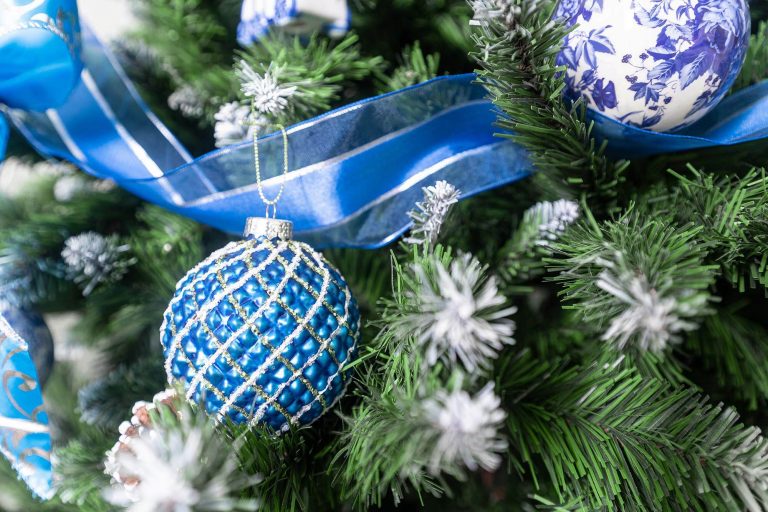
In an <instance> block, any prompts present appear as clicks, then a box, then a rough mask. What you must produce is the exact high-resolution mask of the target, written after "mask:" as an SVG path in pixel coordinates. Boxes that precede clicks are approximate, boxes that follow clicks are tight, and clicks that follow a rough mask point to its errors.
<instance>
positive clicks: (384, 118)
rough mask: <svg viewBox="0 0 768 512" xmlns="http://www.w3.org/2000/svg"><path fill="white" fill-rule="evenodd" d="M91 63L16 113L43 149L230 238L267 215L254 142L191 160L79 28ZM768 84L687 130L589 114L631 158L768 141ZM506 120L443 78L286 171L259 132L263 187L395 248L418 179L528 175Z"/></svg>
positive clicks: (300, 134) (307, 141) (471, 86)
mask: <svg viewBox="0 0 768 512" xmlns="http://www.w3.org/2000/svg"><path fill="white" fill-rule="evenodd" d="M82 54H83V59H84V62H85V69H84V70H83V71H82V73H81V75H80V81H79V82H78V84H77V85H76V87H75V89H74V91H73V92H72V93H71V94H70V95H69V97H68V99H67V101H66V102H65V103H64V104H63V105H62V106H60V107H59V108H56V109H49V110H47V111H46V112H30V111H22V110H18V109H17V110H13V111H12V112H11V117H12V118H13V120H14V122H15V124H16V126H17V127H18V128H19V129H20V130H21V131H22V132H23V133H24V135H25V136H26V137H27V138H28V139H29V141H30V142H31V143H32V144H33V145H34V146H35V147H36V148H37V149H38V150H39V151H40V152H41V153H44V154H47V155H51V156H57V157H62V158H65V159H68V160H71V161H73V162H74V163H75V164H77V165H78V166H80V167H82V168H83V169H86V170H87V171H89V172H91V173H92V174H94V175H96V176H100V177H103V178H112V179H114V180H116V181H117V182H118V183H119V184H120V185H122V186H123V187H125V188H126V189H128V190H130V191H132V192H134V193H136V194H137V195H139V196H141V197H143V198H144V199H146V200H148V201H151V202H154V203H157V204H160V205H162V206H165V207H166V208H169V209H171V210H173V211H176V212H178V213H180V214H182V215H186V216H188V217H191V218H194V219H196V220H198V221H200V222H204V223H207V224H209V225H212V226H215V227H217V228H220V229H223V230H225V231H229V232H232V233H238V232H241V230H242V228H243V226H244V223H245V219H246V218H247V217H249V216H259V215H263V213H262V212H264V205H263V204H262V202H261V200H260V199H259V194H258V192H257V189H256V185H255V173H254V169H253V162H252V144H251V143H250V142H245V143H242V144H239V145H234V146H230V147H227V148H224V149H222V150H218V151H214V152H211V153H208V154H206V155H204V156H202V157H200V158H197V159H192V158H191V157H190V155H189V154H188V153H187V152H186V150H185V149H184V148H183V147H182V145H181V144H180V143H179V142H178V141H177V140H176V138H175V137H174V136H173V134H172V133H171V132H170V131H169V130H168V128H167V127H166V126H164V125H163V124H162V123H161V122H160V121H159V120H158V119H157V118H156V117H155V116H154V114H153V113H152V112H151V111H150V110H149V109H148V108H147V107H146V105H145V104H144V103H143V102H142V100H141V98H140V97H139V95H138V94H137V93H136V91H135V89H134V87H133V85H132V84H131V82H130V80H128V78H127V77H126V76H125V73H124V72H123V70H122V68H121V67H120V65H119V64H118V63H117V61H116V60H115V58H114V57H113V55H112V54H111V53H110V51H109V50H108V49H107V48H105V47H103V46H102V45H101V44H100V42H99V41H98V40H97V38H96V37H95V36H94V34H93V33H92V32H90V31H89V30H87V29H84V31H83V52H82ZM767 98H768V84H759V85H756V86H754V87H751V88H749V89H746V90H744V91H741V92H740V93H737V94H735V95H733V96H731V97H729V98H727V99H726V100H725V101H724V102H722V103H721V104H720V105H719V106H718V107H716V108H715V109H714V110H713V111H712V112H711V113H710V114H709V115H708V116H706V117H705V118H704V119H702V120H701V121H700V122H699V123H697V124H696V125H694V126H692V127H690V128H688V129H687V130H686V131H685V132H681V133H675V134H661V133H655V132H649V131H645V130H640V129H637V128H633V127H630V126H626V125H622V124H620V123H617V122H615V121H611V120H610V119H608V118H605V117H603V116H601V115H599V114H593V119H594V120H595V127H596V129H595V134H596V136H597V137H598V138H603V139H607V140H608V141H609V148H611V149H612V151H613V152H614V153H615V154H619V155H621V156H642V155H652V154H658V153H667V152H673V151H684V150H690V149H694V148H700V147H711V146H718V145H730V144H737V143H741V142H745V141H749V140H756V139H760V138H765V137H766V135H768V133H767V131H768V109H766V102H768V99H767ZM495 117H496V112H495V111H494V109H493V107H492V105H491V104H490V102H488V101H487V100H486V99H485V91H484V90H483V88H482V87H481V86H479V85H477V84H475V83H474V76H473V75H458V76H446V77H440V78H436V79H434V80H431V81H429V82H426V83H423V84H420V85H417V86H414V87H410V88H407V89H403V90H401V91H397V92H395V93H391V94H386V95H383V96H379V97H376V98H371V99H368V100H363V101H360V102H357V103H354V104H352V105H348V106H345V107H343V108H340V109H338V110H335V111H333V112H330V113H328V114H325V115H322V116H319V117H317V118H314V119H310V120H308V121H305V122H303V123H299V124H297V125H294V126H292V127H290V128H289V129H288V134H289V140H290V151H289V153H290V161H289V167H290V168H291V169H292V172H291V173H289V175H288V176H287V177H286V178H285V179H283V177H281V176H280V175H279V173H280V170H281V169H282V161H281V158H282V147H281V143H282V141H281V137H280V136H279V134H271V135H268V136H266V137H264V138H262V139H261V141H260V148H261V153H262V158H263V167H264V168H265V178H266V179H265V182H264V189H265V193H266V194H267V195H268V196H273V195H274V194H275V193H276V191H277V190H278V189H279V187H280V184H281V183H283V182H285V183H286V185H287V186H286V191H285V194H284V196H283V198H282V200H281V202H280V204H279V206H278V209H279V211H278V214H279V216H280V217H283V218H287V219H290V220H292V221H294V223H295V228H296V236H297V238H299V239H301V240H304V241H307V242H310V243H312V244H314V245H316V246H318V247H329V246H340V247H364V248H372V247H379V246H382V245H385V244H387V243H389V242H391V241H392V240H394V239H396V238H397V237H398V236H399V235H400V234H401V233H402V232H403V231H405V230H406V229H407V228H408V226H409V220H408V217H407V215H406V212H407V211H408V210H409V209H410V208H412V207H413V204H414V203H415V202H416V201H417V200H418V199H419V198H420V197H421V187H422V186H425V185H429V184H432V183H434V182H435V181H437V180H439V179H446V180H448V181H451V182H452V183H453V184H454V185H456V186H457V187H458V188H460V189H461V190H462V192H463V197H465V198H466V197H469V196H471V195H473V194H476V193H479V192H482V191H484V190H487V189H490V188H493V187H498V186H501V185H504V184H507V183H510V182H513V181H515V180H518V179H521V178H522V177H524V176H527V175H528V174H530V172H531V171H532V169H531V165H530V163H529V160H528V159H527V158H526V155H525V152H524V151H523V150H522V149H521V148H520V147H519V146H517V145H516V144H515V143H513V142H510V141H508V140H505V139H503V138H499V137H496V136H494V129H493V122H494V119H495Z"/></svg>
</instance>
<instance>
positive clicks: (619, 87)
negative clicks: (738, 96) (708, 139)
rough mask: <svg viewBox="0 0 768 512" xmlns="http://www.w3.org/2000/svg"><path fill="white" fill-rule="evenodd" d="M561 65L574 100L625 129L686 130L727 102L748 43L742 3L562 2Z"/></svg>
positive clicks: (736, 0) (710, 0)
mask: <svg viewBox="0 0 768 512" xmlns="http://www.w3.org/2000/svg"><path fill="white" fill-rule="evenodd" d="M556 17H557V18H559V19H563V20H565V22H566V23H568V24H569V25H578V26H577V27H576V28H575V29H574V31H573V32H571V33H570V34H569V35H568V37H567V38H566V40H565V44H564V47H563V50H562V51H561V53H560V54H559V56H558V64H559V65H563V66H565V67H566V69H567V71H566V74H565V80H566V85H567V87H568V91H569V93H570V94H571V95H572V96H573V97H574V98H576V97H579V96H581V97H583V98H584V99H585V100H586V101H587V102H588V104H589V106H590V107H592V108H595V109H597V110H599V111H600V112H603V113H605V114H606V115H608V116H610V117H612V118H614V119H617V120H619V121H621V122H625V123H628V124H632V125H635V126H638V127H641V128H646V129H652V130H657V131H667V130H674V129H679V128H682V127H684V126H687V125H689V124H691V123H693V122H694V121H696V120H697V119H699V118H700V117H701V116H703V115H704V114H705V113H706V112H708V111H709V110H710V109H711V108H712V107H714V105H715V104H716V103H717V102H718V101H719V100H720V99H721V98H722V97H723V96H724V95H725V93H726V92H727V90H728V88H729V87H730V85H731V84H732V83H733V80H734V79H735V78H736V75H737V74H738V72H739V70H740V69H741V64H742V63H743V61H744V57H745V54H746V50H747V45H748V43H749V32H750V18H749V8H748V6H747V4H746V1H745V0H562V1H561V2H560V4H559V7H558V10H557V12H556Z"/></svg>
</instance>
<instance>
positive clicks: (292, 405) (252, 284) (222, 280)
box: [161, 236, 360, 431]
mask: <svg viewBox="0 0 768 512" xmlns="http://www.w3.org/2000/svg"><path fill="white" fill-rule="evenodd" d="M359 321H360V317H359V312H358V309H357V305H356V304H355V301H354V299H353V297H352V294H351V292H350V290H349V288H348V287H347V285H346V283H345V282H344V280H343V278H342V277H341V275H340V274H339V273H338V271H336V270H335V269H334V268H333V267H332V266H331V265H330V264H328V262H327V261H325V259H324V258H323V256H322V255H321V254H319V253H317V252H316V251H314V250H313V249H312V248H311V247H309V246H308V245H306V244H303V243H300V242H295V241H286V240H281V239H280V238H277V237H273V238H270V237H265V236H261V237H250V238H248V239H246V240H244V241H241V242H233V243H230V244H229V245H227V246H226V247H224V248H223V249H220V250H219V251H216V252H215V253H213V254H212V255H211V256H210V257H209V258H207V259H206V260H205V261H203V262H202V263H200V264H199V265H198V266H197V267H195V268H194V269H192V270H191V271H190V272H189V273H188V274H187V276H186V277H185V278H184V279H182V281H180V282H179V284H178V286H177V291H176V294H175V296H174V298H173V300H172V301H171V303H170V305H169V307H168V310H167V311H166V314H165V323H164V325H163V328H162V330H161V332H162V333H163V338H162V341H163V347H164V351H165V354H166V372H167V374H168V378H169V380H180V381H182V382H183V383H184V384H185V387H186V389H187V398H188V399H190V400H192V401H195V402H203V403H204V404H205V407H206V410H208V411H209V412H210V413H215V414H216V415H217V417H218V419H220V420H222V419H224V418H225V417H229V418H230V419H232V420H233V421H235V422H238V423H248V424H249V425H256V424H263V425H267V426H269V427H271V428H272V429H274V430H282V431H285V430H287V429H288V428H289V427H290V425H303V424H308V423H310V422H312V421H314V420H315V419H317V418H318V417H319V416H320V415H321V414H322V413H323V412H325V411H326V410H327V409H328V408H330V407H331V406H333V404H334V403H335V402H336V401H337V400H338V398H339V397H340V396H341V395H342V394H343V391H344V388H345V387H346V384H347V382H348V380H349V376H348V366H349V363H350V362H351V361H352V360H353V358H354V354H355V351H356V341H357V338H358V336H359Z"/></svg>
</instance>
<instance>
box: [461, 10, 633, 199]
mask: <svg viewBox="0 0 768 512" xmlns="http://www.w3.org/2000/svg"><path fill="white" fill-rule="evenodd" d="M472 5H473V6H474V8H475V18H474V20H473V24H474V25H475V26H476V27H477V30H476V31H475V33H474V40H475V44H476V50H475V51H474V52H473V53H472V54H471V56H472V57H473V58H474V60H475V61H476V62H477V64H478V65H479V66H480V69H479V70H478V71H477V73H478V80H479V82H480V83H481V84H483V85H484V86H485V87H486V89H488V92H489V95H490V98H491V100H492V101H493V102H494V104H495V105H496V106H497V107H499V109H500V110H501V114H500V115H499V119H498V125H499V127H500V128H502V129H503V130H505V132H504V133H503V134H502V135H501V136H503V137H507V138H511V139H512V140H514V141H515V142H517V143H519V144H521V145H522V146H523V147H525V148H526V149H527V150H528V151H529V154H530V158H531V161H532V163H533V165H534V167H535V168H536V169H537V170H538V171H539V175H540V176H542V178H540V179H545V180H546V183H545V188H549V189H553V188H555V189H559V190H561V191H562V195H563V196H565V195H566V194H570V195H572V196H575V197H577V198H582V197H583V198H585V199H586V200H587V201H588V202H589V204H590V205H593V206H592V207H593V210H595V211H599V212H600V213H607V212H612V211H615V209H616V207H617V206H619V205H618V200H619V187H620V184H621V182H622V180H623V177H622V174H623V172H624V170H625V169H626V167H627V165H628V162H626V161H623V160H621V161H617V162H613V161H611V160H610V159H609V158H608V157H607V156H605V146H598V145H597V144H596V143H595V140H594V139H593V137H592V134H591V125H590V123H589V122H588V121H587V119H586V109H585V108H584V104H583V102H582V101H581V100H579V101H576V102H575V103H574V104H572V105H569V104H568V103H567V101H566V100H565V99H564V98H563V90H564V87H565V82H564V80H563V76H562V73H563V69H562V68H559V67H558V66H557V65H556V63H555V61H556V57H557V54H558V53H559V51H560V48H561V45H562V41H563V39H564V37H565V36H566V35H567V33H568V32H569V30H570V29H569V28H568V27H566V26H565V24H564V23H562V22H561V21H557V20H553V19H552V16H553V13H554V8H555V6H556V3H555V2H549V1H540V2H530V1H527V0H510V1H497V0H476V1H474V2H472Z"/></svg>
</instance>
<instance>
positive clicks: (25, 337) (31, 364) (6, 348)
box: [0, 303, 54, 499]
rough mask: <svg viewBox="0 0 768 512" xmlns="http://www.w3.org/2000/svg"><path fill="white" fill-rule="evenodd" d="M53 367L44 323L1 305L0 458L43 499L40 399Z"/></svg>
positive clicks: (49, 474)
mask: <svg viewBox="0 0 768 512" xmlns="http://www.w3.org/2000/svg"><path fill="white" fill-rule="evenodd" d="M52 365H53V341H52V340H51V334H50V332H49V331H48V328H47V327H46V326H45V324H44V323H43V320H42V317H40V316H39V315H37V314H35V313H32V312H30V311H27V310H23V309H18V308H15V307H13V306H10V305H9V304H7V303H2V304H0V382H1V383H2V392H0V453H2V454H3V456H4V457H5V458H6V459H8V461H9V462H10V463H11V465H12V466H13V468H14V470H15V471H16V473H17V474H18V475H19V477H20V478H21V479H22V480H23V481H24V482H26V484H27V485H28V486H29V488H30V489H31V490H32V491H33V492H34V493H35V494H36V495H37V496H39V497H40V498H43V499H49V498H51V497H52V496H53V492H54V491H53V469H52V466H51V434H50V431H49V428H48V415H47V414H46V412H45V409H44V407H43V395H42V383H43V381H44V380H45V377H46V376H47V375H48V373H49V372H50V369H51V366H52Z"/></svg>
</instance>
